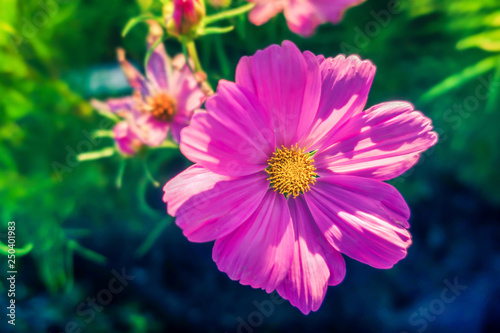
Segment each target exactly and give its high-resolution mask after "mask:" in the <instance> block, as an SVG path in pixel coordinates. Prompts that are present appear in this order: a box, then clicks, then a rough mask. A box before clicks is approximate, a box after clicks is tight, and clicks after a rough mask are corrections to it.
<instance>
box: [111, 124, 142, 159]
mask: <svg viewBox="0 0 500 333" xmlns="http://www.w3.org/2000/svg"><path fill="white" fill-rule="evenodd" d="M113 135H114V138H115V141H116V145H117V146H118V149H119V150H120V151H121V152H122V153H124V154H126V155H133V154H135V153H136V152H137V151H138V150H139V148H140V147H141V142H140V140H139V138H137V136H136V135H135V133H134V132H133V131H131V130H130V126H129V124H128V122H127V121H120V122H119V123H117V124H116V125H115V127H113Z"/></svg>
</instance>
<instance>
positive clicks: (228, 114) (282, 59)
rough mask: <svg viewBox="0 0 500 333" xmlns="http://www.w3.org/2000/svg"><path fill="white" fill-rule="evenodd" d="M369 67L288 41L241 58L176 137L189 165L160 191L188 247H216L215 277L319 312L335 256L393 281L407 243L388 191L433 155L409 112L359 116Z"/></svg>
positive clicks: (336, 275)
mask: <svg viewBox="0 0 500 333" xmlns="http://www.w3.org/2000/svg"><path fill="white" fill-rule="evenodd" d="M374 75H375V66H374V65H373V64H372V63H371V62H369V61H362V60H361V59H359V58H358V57H357V56H350V57H347V58H346V57H345V56H343V55H339V56H337V57H335V58H326V59H325V58H324V57H323V56H315V55H314V54H312V53H311V52H308V51H306V52H304V53H301V52H300V51H299V50H298V48H297V47H296V46H295V45H294V44H293V43H291V42H284V43H283V45H282V46H278V45H273V46H270V47H268V48H266V49H265V50H263V51H258V52H257V53H256V54H255V55H253V56H251V57H243V58H242V59H241V60H240V62H239V64H238V67H237V70H236V82H234V83H233V82H228V81H220V83H219V87H218V89H217V92H216V93H215V95H214V96H212V97H210V98H209V99H208V100H207V102H206V109H207V112H205V111H199V112H196V113H195V115H194V116H193V119H192V122H191V124H190V125H189V126H188V127H186V128H185V129H184V130H183V131H182V134H181V137H182V141H181V145H180V148H181V151H182V152H183V153H184V155H185V156H186V157H188V158H189V159H190V160H191V161H193V162H195V163H196V164H195V165H193V166H191V167H190V168H188V169H187V170H185V171H184V172H182V173H181V174H179V175H178V176H177V177H175V178H174V179H172V180H171V181H169V182H168V183H167V184H166V185H165V187H164V191H165V194H164V197H163V199H164V201H165V202H166V203H167V210H168V213H169V214H170V215H172V216H176V223H177V225H178V226H179V227H181V228H182V229H183V232H184V235H186V236H187V237H188V239H189V240H191V241H194V242H207V241H212V240H215V245H214V249H213V259H214V261H215V262H216V263H217V266H218V268H219V269H220V270H221V271H223V272H226V273H227V274H228V275H229V277H230V278H231V279H233V280H239V281H240V283H242V284H244V285H250V286H252V287H254V288H262V289H264V290H266V291H267V292H271V291H273V290H275V289H276V290H277V291H278V293H279V294H280V295H281V296H282V297H284V298H286V299H288V300H290V302H291V303H292V304H293V305H294V306H296V307H298V308H299V309H300V310H301V311H302V312H303V313H306V314H307V313H309V312H310V311H311V310H312V311H316V310H318V308H319V306H320V305H321V302H322V301H323V298H324V297H325V293H326V290H327V286H328V285H336V284H338V283H340V282H341V281H342V280H343V279H344V276H345V262H344V259H343V257H342V255H341V253H343V254H345V255H347V256H349V257H351V258H353V259H356V260H358V261H360V262H363V263H365V264H368V265H371V266H373V267H375V268H390V267H392V266H393V265H394V264H395V263H397V262H398V261H399V260H401V259H403V258H404V257H405V256H406V253H407V248H408V247H409V246H410V244H411V235H410V233H409V232H408V230H407V228H408V227H409V224H408V219H409V216H410V211H409V208H408V206H407V204H406V202H405V201H404V199H403V198H402V196H401V195H400V194H399V193H398V191H397V190H396V189H395V188H394V187H392V186H391V185H389V184H386V183H384V182H382V181H384V180H388V179H391V178H394V177H397V176H399V175H400V174H402V173H403V172H405V171H406V170H408V169H409V168H410V167H411V166H413V165H414V164H415V163H416V162H417V160H418V158H419V155H420V153H422V152H423V151H424V150H426V149H427V148H429V147H431V146H432V145H434V144H435V143H436V141H437V135H436V133H434V132H432V131H431V130H432V126H431V121H430V120H429V119H428V118H426V117H425V116H424V115H423V114H422V113H420V112H418V111H415V110H414V108H413V106H412V105H411V104H409V103H407V102H387V103H382V104H378V105H375V106H373V107H371V108H369V109H368V110H366V111H363V109H364V107H365V104H366V100H367V97H368V92H369V90H370V86H371V83H372V80H373V77H374Z"/></svg>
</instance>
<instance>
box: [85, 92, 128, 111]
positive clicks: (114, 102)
mask: <svg viewBox="0 0 500 333" xmlns="http://www.w3.org/2000/svg"><path fill="white" fill-rule="evenodd" d="M90 103H91V104H92V106H93V107H94V108H95V109H97V110H99V111H102V112H112V113H117V114H121V115H124V114H133V113H134V112H135V107H134V106H135V100H134V98H133V97H130V96H128V97H122V98H109V99H107V100H106V101H105V102H101V101H98V100H96V99H92V100H91V101H90Z"/></svg>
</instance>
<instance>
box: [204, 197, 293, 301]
mask: <svg viewBox="0 0 500 333" xmlns="http://www.w3.org/2000/svg"><path fill="white" fill-rule="evenodd" d="M293 241H294V233H293V225H292V221H291V219H290V212H289V209H288V206H287V202H286V199H285V197H284V196H283V195H281V194H278V193H276V192H274V191H271V190H269V191H268V192H267V194H266V196H265V197H264V200H263V201H262V202H261V204H260V206H259V207H258V208H257V210H256V211H255V213H254V214H253V215H252V216H251V217H250V218H249V219H247V220H246V221H245V222H244V223H243V224H242V225H241V226H240V227H239V228H238V229H236V230H235V231H234V232H232V233H231V234H229V235H227V236H225V237H222V238H219V239H217V240H216V241H215V245H214V249H213V259H214V261H215V262H216V263H217V267H218V268H219V269H220V270H221V271H223V272H226V273H227V274H228V275H229V277H230V278H231V279H233V280H240V283H241V284H244V285H250V286H252V287H254V288H262V289H265V290H266V291H267V292H271V291H273V290H274V289H276V287H277V286H278V285H279V284H280V282H281V281H282V280H283V278H284V277H285V276H286V274H287V273H288V270H289V268H290V263H291V260H292V256H293Z"/></svg>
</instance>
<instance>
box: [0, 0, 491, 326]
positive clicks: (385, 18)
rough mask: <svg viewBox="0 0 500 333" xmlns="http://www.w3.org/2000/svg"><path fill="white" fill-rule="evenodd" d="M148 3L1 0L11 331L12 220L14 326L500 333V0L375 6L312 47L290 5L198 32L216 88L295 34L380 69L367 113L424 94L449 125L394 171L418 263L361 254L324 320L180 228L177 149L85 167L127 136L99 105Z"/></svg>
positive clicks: (329, 299) (117, 81) (138, 57)
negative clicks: (109, 124)
mask: <svg viewBox="0 0 500 333" xmlns="http://www.w3.org/2000/svg"><path fill="white" fill-rule="evenodd" d="M212 10H213V9H209V11H212ZM148 11H151V12H154V13H160V11H161V6H160V4H159V1H154V2H153V1H152V0H137V1H133V0H106V1H98V0H40V1H38V0H33V1H31V0H23V1H20V0H0V142H1V144H0V168H1V173H0V203H1V204H0V206H1V207H0V217H1V219H0V225H1V227H2V228H1V230H0V241H1V244H0V258H2V260H1V262H0V272H1V273H0V276H2V279H1V281H0V308H2V309H4V310H2V311H1V317H0V318H1V320H0V331H1V332H8V331H9V330H12V326H11V325H8V324H7V319H8V318H7V317H6V315H5V314H6V313H7V310H5V309H6V306H7V305H8V301H9V299H8V298H7V291H8V289H9V287H8V282H7V280H6V279H5V276H6V271H7V270H8V269H7V257H6V253H7V247H6V246H5V245H7V222H8V221H15V222H16V237H17V238H16V246H17V258H16V259H17V260H16V265H17V270H18V274H17V280H16V326H15V331H16V332H35V333H36V332H54V333H60V332H96V333H100V332H131V333H132V332H133V333H141V332H188V331H192V332H244V333H251V332H397V333H402V332H408V333H409V332H419V333H422V332H424V331H425V332H500V172H499V165H500V148H499V144H500V4H499V2H498V0H468V1H465V0H412V1H395V0H367V1H366V2H365V3H364V4H362V5H360V6H358V7H354V8H351V9H350V10H348V12H347V14H346V16H345V19H344V20H343V21H342V22H341V23H340V24H338V25H336V26H333V25H325V26H322V27H320V28H319V30H318V32H317V34H316V35H315V36H314V37H313V38H310V39H304V38H301V37H299V36H297V35H294V34H292V33H291V32H289V30H288V28H287V27H286V23H285V20H284V18H283V17H282V15H280V16H278V17H276V18H274V19H273V20H271V21H270V22H269V23H268V24H266V25H264V26H262V27H255V26H252V25H251V24H249V23H248V21H247V19H246V18H244V17H241V18H237V19H234V20H233V22H232V23H233V24H234V25H235V26H236V29H235V31H233V32H231V33H229V34H226V35H218V36H212V37H204V38H202V39H201V40H199V41H198V42H197V45H198V48H199V53H200V57H201V61H202V64H203V66H204V68H205V69H206V70H207V72H208V75H209V78H210V79H211V81H212V85H214V86H215V85H216V83H217V80H218V79H221V78H225V79H229V80H233V79H234V69H235V66H236V63H237V61H238V59H239V58H240V57H241V56H243V55H251V54H253V53H254V52H255V51H256V50H258V49H262V48H264V47H266V46H268V45H270V44H272V43H281V41H282V40H284V39H289V40H292V41H294V42H295V43H296V44H297V45H298V46H299V47H300V48H301V49H302V50H310V51H312V52H314V53H316V54H324V55H325V56H335V55H337V54H339V53H347V54H352V53H356V54H359V55H360V56H361V57H362V58H367V59H370V60H372V61H373V62H374V63H375V64H376V66H377V68H378V70H377V75H376V77H375V81H374V83H373V86H372V89H371V93H370V98H369V101H368V105H369V106H370V105H373V104H377V103H380V102H384V101H391V100H397V99H402V100H408V101H411V102H412V103H414V104H415V106H416V108H417V109H419V110H422V111H423V112H424V113H425V114H426V115H427V116H429V117H430V118H432V120H433V123H434V127H435V129H436V131H437V132H438V133H439V135H440V141H439V142H438V144H437V145H436V146H435V148H434V149H432V150H430V151H428V152H426V153H424V154H423V155H422V157H421V160H420V162H419V164H418V165H417V166H415V167H414V168H413V169H412V170H410V171H408V172H407V173H406V174H404V175H402V176H401V177H399V178H398V179H395V180H393V181H391V183H392V184H393V185H395V186H396V187H397V188H398V189H399V190H400V191H401V192H402V194H403V195H404V197H405V198H406V199H407V201H408V203H409V206H410V207H411V210H412V218H411V220H410V223H411V225H412V227H411V232H412V235H413V245H412V246H411V247H410V249H409V253H408V256H407V258H406V259H405V260H403V261H401V262H400V263H398V264H397V265H396V266H395V267H394V268H393V269H391V270H376V269H374V268H371V267H369V266H366V265H363V264H361V263H359V262H356V261H354V260H351V259H349V258H347V257H346V262H347V275H346V278H345V280H344V281H343V282H342V284H340V285H339V286H337V287H330V288H329V290H328V293H327V296H326V299H325V301H324V303H323V305H322V307H321V308H320V310H319V311H318V312H316V313H311V314H310V315H309V316H304V315H302V314H301V313H300V311H299V310H297V309H296V308H293V307H292V306H291V305H290V304H289V303H288V302H282V301H280V300H279V299H278V298H275V297H274V295H269V294H267V293H265V292H264V291H261V290H254V289H252V288H250V287H246V286H241V285H240V284H239V283H237V282H234V281H231V280H230V279H229V278H228V277H227V276H226V274H224V273H221V272H219V271H218V270H217V267H216V265H215V264H214V263H213V261H212V259H211V247H212V244H210V243H207V244H194V243H189V242H188V241H187V240H186V239H185V238H184V237H183V236H182V233H181V231H180V229H179V228H177V227H176V226H175V224H174V223H173V220H172V219H171V218H169V217H168V216H167V214H166V212H165V206H164V203H163V202H162V200H161V198H162V190H161V186H160V187H155V186H153V185H152V182H151V181H150V180H148V178H147V177H146V176H145V172H144V166H143V164H144V163H146V164H147V165H148V167H149V170H150V172H151V174H152V176H153V177H154V178H155V179H156V180H158V182H159V183H160V184H164V183H165V182H166V181H168V180H169V179H170V178H171V177H173V176H174V175H176V174H177V173H178V172H180V171H181V170H183V169H184V168H185V167H186V166H188V165H189V162H188V161H187V160H186V159H185V158H183V156H182V155H181V154H180V153H179V152H178V151H176V150H174V149H165V150H156V151H152V152H150V153H149V154H147V155H145V156H142V157H140V158H134V159H130V160H129V161H127V162H126V164H125V165H124V164H123V159H122V158H121V157H119V156H116V155H115V156H112V157H109V158H107V159H102V160H96V161H86V162H78V161H76V159H75V157H76V154H77V153H79V152H82V151H87V150H89V149H92V150H100V149H104V148H106V147H110V146H112V145H113V142H112V140H111V139H109V138H97V139H96V138H92V137H91V133H92V132H93V131H94V130H96V129H100V128H101V127H102V126H103V125H102V123H101V121H102V120H103V119H104V118H103V117H102V116H100V115H99V114H97V113H96V112H95V111H93V109H92V107H91V106H90V105H89V100H90V98H92V97H97V98H101V99H104V98H107V97H111V96H124V95H126V94H127V93H129V92H130V90H129V87H128V86H127V83H126V81H125V78H124V76H123V74H122V73H121V71H120V69H119V67H118V65H117V62H116V55H115V52H116V48H117V47H124V48H125V49H126V50H127V54H128V57H129V59H131V60H132V61H133V62H134V63H135V64H136V65H137V66H138V67H141V64H142V62H143V58H144V55H145V52H146V49H145V43H144V38H145V36H146V32H147V31H146V26H145V25H139V26H137V27H136V28H134V29H133V30H132V31H131V32H130V33H129V35H127V37H126V38H124V39H122V38H121V30H122V29H123V27H124V26H125V24H126V22H127V21H128V20H129V19H130V18H131V17H134V16H137V15H140V14H141V12H148ZM166 45H167V49H168V51H169V53H170V54H171V55H174V54H176V53H178V52H180V47H179V45H178V44H177V43H176V42H175V41H173V40H168V41H167V43H166ZM101 129H102V128H101ZM120 175H123V179H122V181H121V187H120V188H118V186H117V185H119V184H117V183H120V181H119V179H120ZM116 276H119V277H120V279H117V278H116ZM113 279H115V280H113ZM115 281H119V282H120V281H121V282H120V283H115ZM110 282H111V283H110ZM113 283H114V284H113ZM120 286H121V287H120ZM110 290H112V291H113V292H112V293H111V292H110ZM96 299H97V300H98V301H97V302H96ZM4 312H5V313H4Z"/></svg>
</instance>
